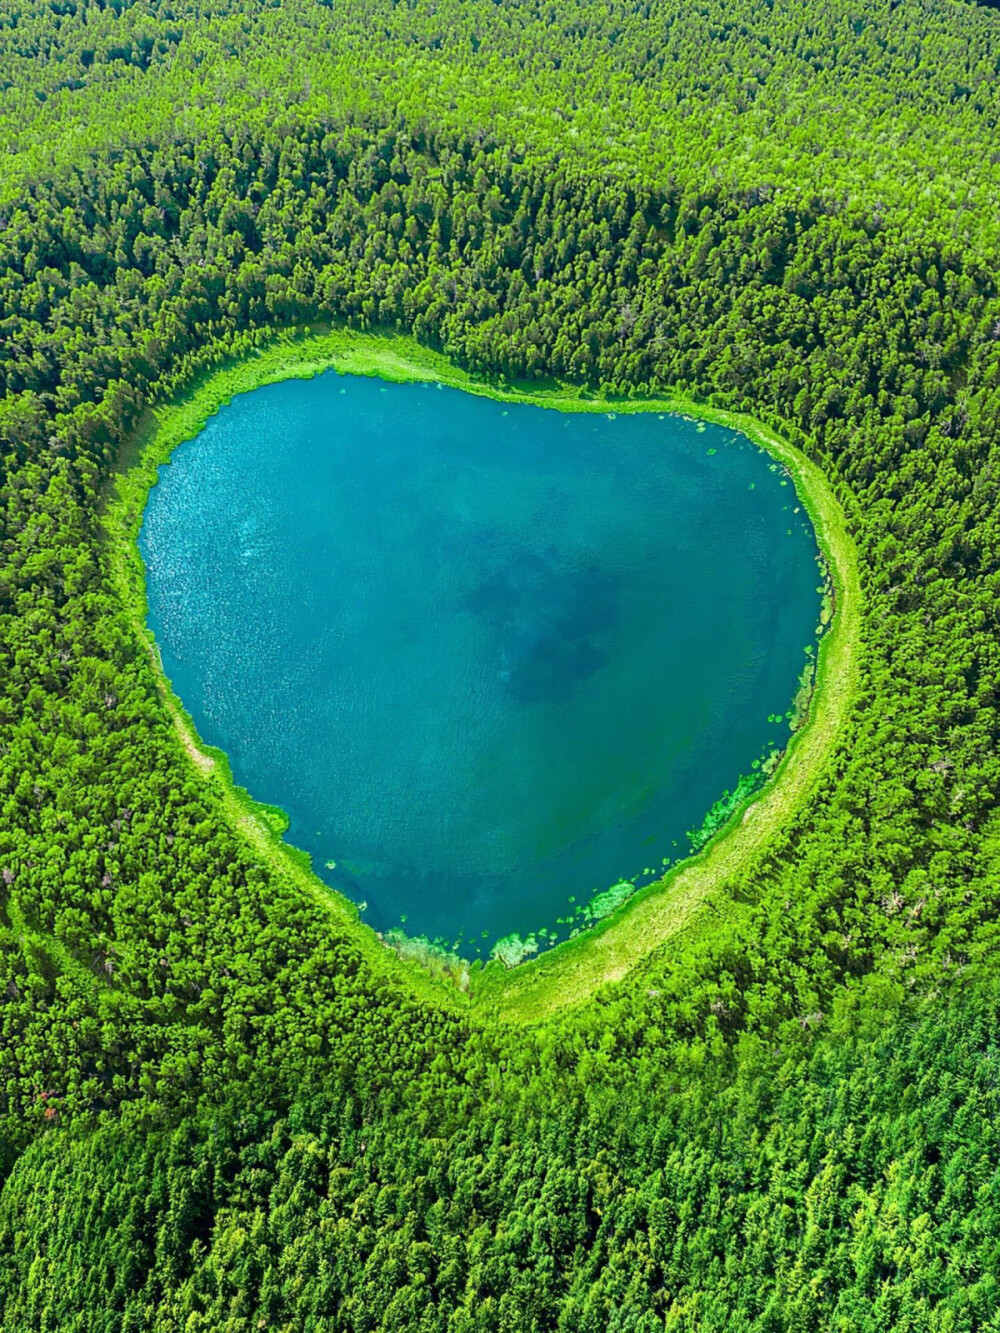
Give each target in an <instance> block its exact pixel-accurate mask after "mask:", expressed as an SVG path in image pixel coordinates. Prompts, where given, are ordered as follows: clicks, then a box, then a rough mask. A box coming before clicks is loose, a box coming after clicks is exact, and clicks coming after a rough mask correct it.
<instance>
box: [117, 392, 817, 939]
mask: <svg viewBox="0 0 1000 1333" xmlns="http://www.w3.org/2000/svg"><path fill="white" fill-rule="evenodd" d="M799 503H800V502H799V500H798V498H797V496H796V492H795V489H794V487H793V485H792V483H791V482H790V481H789V480H788V479H787V477H786V476H785V473H784V471H783V470H782V469H781V468H779V467H778V466H777V465H776V464H775V463H774V462H773V460H772V459H771V458H770V457H769V456H768V455H767V454H764V453H762V452H761V451H759V450H758V449H757V448H756V447H755V446H754V445H753V444H751V443H750V442H749V441H748V440H746V439H745V438H744V437H743V436H740V435H737V434H735V433H734V432H733V431H731V430H727V429H723V428H721V427H713V426H708V427H706V426H705V425H704V424H696V423H694V422H689V421H686V420H684V419H682V418H679V417H673V416H666V417H664V416H659V415H657V414H655V413H642V414H636V415H621V416H618V417H614V416H613V415H607V416H605V415H601V414H586V413H578V414H564V413H560V412H555V411H550V410H544V409H541V408H535V407H528V406H523V405H518V406H504V405H502V404H499V403H496V402H494V401H492V400H490V399H486V398H478V397H474V396H472V395H469V394H465V393H461V392H459V391H457V390H453V389H444V388H441V387H439V386H433V385H391V384H385V383H383V382H381V381H379V380H375V379H365V378H359V377H353V376H339V375H336V374H335V373H332V372H330V373H327V374H325V375H323V376H321V377H319V378H318V379H315V380H312V381H298V380H291V381H288V382H285V383H282V384H276V385H271V386H269V387H266V388H261V389H258V390H256V391H254V392H253V393H249V394H245V395H243V396H241V397H239V398H237V399H235V400H234V401H233V402H232V403H231V404H230V405H229V406H228V407H225V408H223V410H222V411H221V412H220V413H219V414H218V416H217V417H215V418H213V419H212V421H211V422H210V423H209V424H208V425H207V426H206V428H205V429H204V430H203V431H202V433H201V434H200V435H199V436H198V437H197V439H195V440H192V441H190V442H189V443H187V444H184V445H182V446H181V447H180V448H179V449H178V450H177V451H176V453H175V454H174V457H173V461H172V462H171V463H170V464H169V465H167V466H164V467H163V468H161V470H160V480H159V483H158V485H156V486H154V487H153V490H152V492H151V494H150V498H149V504H148V508H147V511H146V516H145V521H144V525H143V528H142V532H141V536H140V543H139V544H140V549H141V552H142V555H143V558H144V560H145V562H146V567H147V573H148V594H149V606H150V615H149V623H150V625H151V627H152V629H153V631H154V632H155V635H156V638H157V641H158V642H159V645H160V648H161V652H162V656H163V663H164V667H165V669H166V673H167V675H168V676H169V678H170V680H171V681H172V683H173V687H174V689H175V691H176V693H177V695H178V696H179V697H180V699H181V700H182V702H183V703H184V705H185V707H186V708H187V709H188V711H189V712H190V713H191V715H192V717H193V718H194V721H195V723H196V725H197V727H198V730H199V732H200V733H201V735H202V736H203V737H204V738H205V740H206V741H208V742H210V743H211V744H213V745H217V746H219V747H221V748H222V749H224V750H225V751H226V752H227V753H228V755H229V756H230V760H231V762H232V767H233V772H234V775H235V777H236V779H237V781H238V782H240V783H242V784H243V785H245V786H246V787H247V788H248V789H249V791H250V792H251V794H252V795H254V796H255V797H257V798H258V799H259V800H262V801H267V802H271V803H273V804H276V805H280V806H282V807H283V808H284V809H285V810H286V811H287V812H288V814H289V817H290V820H291V824H290V828H289V831H288V834H287V837H288V840H289V841H290V842H292V843H294V844H295V845H296V846H299V847H302V848H304V849H305V850H307V851H308V852H310V853H311V854H312V857H313V863H314V866H315V868H316V870H317V872H318V873H319V874H320V875H321V876H322V877H323V878H324V879H325V880H326V881H327V882H328V883H329V884H331V885H333V886H334V887H336V888H337V889H340V890H342V891H343V892H344V893H346V894H347V895H349V896H350V897H352V898H354V899H355V900H357V901H365V902H367V908H366V911H365V919H366V920H368V921H369V922H370V923H371V924H372V925H374V926H376V927H377V928H379V929H385V928H388V927H392V926H398V925H399V924H400V922H401V921H402V920H404V919H405V928H406V930H407V932H408V933H410V934H427V935H429V936H430V937H432V938H435V937H437V938H442V939H444V940H447V941H448V942H449V943H452V944H453V943H455V942H456V941H461V947H462V950H463V952H464V953H465V954H466V956H474V955H475V953H476V952H477V949H479V948H482V949H483V951H484V952H486V951H488V949H489V947H490V945H491V944H492V943H493V942H494V941H495V940H496V939H497V938H498V937H500V936H504V935H506V934H508V933H509V932H512V931H516V932H519V933H520V934H521V935H527V934H528V933H529V932H530V931H533V930H536V929H538V928H539V927H546V928H549V929H551V930H553V931H554V932H557V933H558V934H559V935H560V936H563V935H565V934H566V933H567V930H568V924H567V923H566V920H565V919H566V918H567V917H569V916H571V915H572V914H573V912H574V910H575V908H574V902H573V901H571V900H575V905H576V907H579V905H580V904H582V903H584V902H586V901H587V900H588V899H589V898H590V897H591V896H592V895H593V894H594V893H595V892H598V891H601V890H604V889H607V888H608V887H609V886H610V885H612V884H614V883H616V882H617V881H620V880H622V879H631V878H632V877H634V876H638V877H639V883H644V882H646V881H647V880H648V879H649V878H650V874H649V873H648V872H649V871H651V870H653V869H655V868H657V867H660V866H661V865H662V863H663V861H664V860H675V859H677V858H678V857H679V856H682V855H683V854H685V852H686V851H687V850H688V841H687V832H688V830H690V829H695V828H698V827H699V826H700V825H701V823H702V820H703V817H704V815H705V813H706V811H707V810H708V808H709V807H710V806H711V805H712V803H713V802H714V801H715V800H716V799H717V798H718V797H719V796H720V795H721V794H722V791H723V789H724V788H731V787H733V786H734V784H735V782H736V780H737V778H738V777H739V776H740V774H743V773H748V772H750V770H751V766H752V764H753V762H754V760H757V759H758V758H759V757H760V756H761V754H762V751H763V750H764V749H765V748H766V747H767V746H768V745H778V746H780V745H783V744H784V743H785V741H786V740H787V736H788V724H787V722H786V721H782V722H781V723H780V724H776V723H773V722H769V721H768V718H769V716H774V715H785V714H786V713H787V710H788V709H789V707H790V704H791V701H792V698H793V696H794V694H795V691H796V686H797V680H798V677H799V674H800V672H801V670H802V668H803V666H804V665H805V663H806V661H807V658H806V656H805V649H806V648H807V646H810V645H815V642H816V635H815V626H816V623H817V619H818V613H819V606H820V597H819V584H820V582H821V570H820V569H819V568H818V566H817V563H816V560H817V549H816V542H815V536H814V534H813V531H812V528H811V525H810V524H809V521H808V519H807V517H806V514H805V510H804V509H802V510H801V512H800V509H799ZM644 872H646V873H644ZM560 918H563V924H562V925H557V922H558V920H559V919H560Z"/></svg>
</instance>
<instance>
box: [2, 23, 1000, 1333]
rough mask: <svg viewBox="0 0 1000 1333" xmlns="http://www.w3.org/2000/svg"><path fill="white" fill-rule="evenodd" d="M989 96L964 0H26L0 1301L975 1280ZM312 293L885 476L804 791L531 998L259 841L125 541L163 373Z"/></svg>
mask: <svg viewBox="0 0 1000 1333" xmlns="http://www.w3.org/2000/svg"><path fill="white" fill-rule="evenodd" d="M998 121H1000V16H998V15H996V14H994V13H992V12H990V11H989V10H987V9H983V8H979V7H976V6H973V5H970V4H965V3H959V2H957V0H934V2H933V3H932V0H900V2H899V3H888V2H884V3H883V2H882V0H878V3H869V4H861V3H860V2H859V0H823V3H822V4H820V3H818V0H773V2H769V3H763V4H762V3H759V0H755V2H754V3H750V0H699V3H697V4H689V3H684V4H682V3H680V2H679V0H646V2H644V3H611V4H606V3H603V0H602V2H601V3H598V0H570V3H568V4H563V5H560V6H555V5H551V4H548V3H540V0H539V2H537V3H531V2H527V0H526V2H525V3H519V2H517V0H509V2H508V0H504V2H502V3H493V2H492V0H442V2H441V3H431V2H430V0H409V2H408V3H405V4H403V3H390V0H343V3H341V0H337V3H332V2H331V0H288V2H287V3H285V2H282V3H277V2H276V0H275V2H274V3H271V2H268V3H264V2H263V0H247V2H245V3H240V4H234V3H231V0H221V2H220V3H213V2H212V0H209V2H208V3H198V4H192V3H188V0H179V2H178V3H170V2H169V0H163V2H162V3H161V2H160V0H136V2H135V3H131V4H129V3H119V2H118V0H115V2H114V3H108V2H107V0H47V2H45V3H42V2H41V0H29V2H28V3H27V4H26V5H22V4H20V3H14V0H0V395H2V396H0V552H2V554H0V806H2V818H0V953H2V964H0V966H2V973H3V974H2V975H0V1006H2V1015H0V1022H2V1039H0V1138H2V1149H3V1151H2V1153H0V1173H2V1179H3V1186H2V1192H0V1327H2V1328H3V1329H4V1330H9V1331H10V1333H20V1330H35V1329H37V1330H53V1331H55V1330H60V1331H62V1330H91V1329H93V1330H102V1331H104V1330H108V1333H110V1331H111V1330H115V1331H116V1333H117V1331H119V1330H120V1331H121V1333H125V1330H129V1331H131V1333H135V1331H137V1330H145V1329H155V1330H162V1331H163V1333H166V1331H167V1330H170V1331H171V1333H172V1331H173V1330H181V1329H184V1330H187V1331H188V1333H197V1331H200V1330H205V1331H206V1333H208V1331H209V1330H213V1331H214V1330H222V1329H225V1330H227V1331H231V1333H237V1330H243V1329H246V1330H250V1329H263V1328H266V1329H275V1330H279V1329H280V1330H320V1329H323V1330H327V1329H329V1330H334V1329H337V1330H340V1329H343V1330H373V1331H374V1330H428V1331H430V1330H438V1329H440V1330H449V1331H450V1333H458V1331H459V1330H472V1329H475V1330H477V1333H479V1331H480V1330H498V1331H501V1330H502V1331H503V1333H513V1331H514V1330H547V1329H551V1330H560V1333H577V1331H580V1333H587V1331H589V1330H595V1331H596V1330H610V1331H611V1333H653V1331H654V1330H661V1329H667V1328H669V1329H671V1330H675V1329H684V1330H696V1329H697V1330H700V1329H715V1328H719V1329H722V1328H738V1329H742V1328H751V1327H752V1328H754V1329H768V1330H769V1329H774V1330H779V1329H780V1330H784V1329H792V1328H794V1329H834V1328H835V1329H838V1330H855V1329H858V1330H860V1329H885V1330H889V1329H893V1330H924V1329H928V1330H930V1329H934V1330H942V1331H943V1330H948V1331H949V1333H951V1331H952V1330H966V1329H968V1330H972V1329H978V1328H985V1327H988V1326H989V1327H995V1325H996V1320H997V1319H998V1318H1000V1289H998V1285H997V1278H996V1272H997V1263H998V1253H997V1240H996V1236H997V1216H998V1211H1000V1176H998V1174H997V1165H996V1163H997V1153H998V1144H997V1128H996V1126H997V1116H998V1104H997V1099H998V1096H1000V1093H998V1086H1000V1084H998V1071H1000V1050H998V1046H997V1039H996V1032H997V1023H998V1018H1000V992H998V990H997V985H996V981H995V958H996V947H997V939H998V932H1000V927H998V924H997V922H998V917H1000V816H998V802H997V796H998V794H1000V754H998V747H997V741H998V731H1000V698H998V687H1000V646H998V621H1000V602H998V590H1000V519H998V517H997V515H998V502H1000V294H998V281H1000V279H998V276H997V275H998V261H1000V218H998V216H997V209H996V200H997V199H998V198H1000V149H998V144H1000V135H998ZM317 324H324V325H326V324H329V325H342V324H346V325H348V326H351V327H354V328H358V329H382V328H385V329H399V330H405V331H408V332H411V333H412V334H413V335H414V336H415V337H416V338H417V339H419V340H420V341H421V342H422V343H424V344H426V345H427V346H428V347H433V348H436V349H438V350H440V351H443V352H445V353H446V354H447V355H448V356H449V357H451V358H452V359H453V360H454V361H455V362H457V363H458V364H460V365H463V366H465V367H467V368H468V369H470V370H471V371H473V372H475V373H476V374H479V375H482V376H485V377H490V378H493V379H496V380H505V381H507V382H510V381H513V380H518V381H541V380H544V379H545V378H547V377H557V378H559V379H562V380H564V381H567V382H571V383H576V384H582V385H586V386H588V387H589V388H591V389H592V390H594V391H600V392H603V393H604V394H606V395H608V396H612V397H613V396H618V397H630V398H634V397H643V396H650V395H656V394H665V393H668V392H670V391H672V390H674V389H681V390H683V391H685V392H687V393H689V394H691V395H694V396H696V397H698V398H700V399H701V400H703V401H704V402H706V403H711V404H714V405H716V406H718V407H724V408H729V409H735V410H739V411H744V412H748V413H750V414H752V415H753V416H755V417H756V418H758V419H759V420H761V421H762V422H765V423H767V424H768V425H770V426H772V427H774V428H775V429H778V430H780V431H781V432H782V433H783V434H784V435H785V436H786V437H787V438H788V439H790V440H792V441H794V442H795V443H796V444H797V445H798V446H799V447H800V448H802V449H803V450H804V451H805V452H806V453H807V454H808V455H809V456H810V457H811V458H812V459H814V460H815V461H816V462H818V463H819V464H820V465H821V466H822V467H823V469H824V470H825V472H826V474H827V476H828V477H829V478H830V480H831V482H832V484H833V485H834V486H835V488H836V490H837V492H838V494H839V496H840V498H841V501H842V503H843V504H844V507H845V509H846V510H847V512H848V514H849V516H850V520H851V525H852V529H853V535H854V539H855V541H856V543H857V547H858V551H859V555H860V560H861V572H862V584H863V596H864V608H863V609H864V620H863V636H862V637H863V644H862V649H861V657H860V661H859V664H858V669H859V685H858V689H857V697H856V699H855V701H854V708H853V712H852V716H851V721H850V725H849V727H848V728H847V730H846V732H845V733H844V735H843V736H842V738H841V742H840V745H839V748H838V751H837V754H836V756H835V757H834V759H833V760H832V761H831V762H830V763H829V765H828V767H827V769H826V771H825V772H824V774H823V777H822V781H821V783H820V784H819V787H818V789H817V794H816V797H815V799H814V800H813V801H812V802H811V803H810V805H809V807H808V809H806V810H804V811H803V812H802V813H801V814H800V815H799V816H798V817H797V818H796V819H795V821H794V822H793V823H792V824H791V825H790V826H789V827H787V828H785V829H784V830H783V831H782V833H781V835H780V836H779V837H778V838H776V839H775V840H773V841H772V842H771V843H770V845H769V846H768V848H767V850H766V852H765V853H764V854H762V855H761V856H760V857H758V858H757V859H756V860H755V861H754V862H753V863H752V864H749V865H747V866H746V867H745V868H744V870H743V871H742V872H741V873H740V874H739V875H736V876H734V877H733V878H732V879H731V880H730V881H728V882H727V883H726V884H725V885H724V886H723V888H722V890H721V898H722V899H724V902H722V901H720V905H719V906H718V908H717V909H716V911H715V912H714V913H709V914H708V916H710V917H711V918H712V919H711V920H710V921H707V922H701V923H700V924H699V927H698V929H696V930H692V931H690V932H688V933H686V934H682V935H680V936H678V937H677V938H676V939H674V940H673V941H671V942H670V943H669V944H668V945H666V946H664V947H663V948H661V949H659V950H657V951H656V952H655V953H654V954H653V955H651V957H650V958H648V959H647V960H646V961H644V962H643V963H642V965H641V966H638V967H636V968H635V969H634V971H633V972H632V973H631V974H630V975H629V977H628V978H627V979H626V980H625V981H623V982H621V983H619V984H618V985H616V986H614V987H608V988H606V989H605V990H604V991H602V992H601V993H599V994H598V995H597V996H596V998H595V999H594V1000H593V1001H592V1002H591V1003H590V1004H588V1005H586V1006H584V1007H583V1008H580V1009H576V1010H572V1011H570V1012H567V1013H566V1014H564V1015H563V1016H561V1017H558V1018H555V1019H549V1020H547V1021H546V1022H545V1023H539V1024H536V1025H534V1026H528V1027H524V1026H522V1025H519V1026H516V1027H514V1026H512V1025H511V1024H510V1023H508V1022H507V1021H505V1019H504V1015H503V1013H502V1011H499V1012H485V1011H482V1010H478V1009H477V1008H476V1007H475V1006H470V1005H469V1004H468V1002H467V1001H466V1000H465V998H464V997H463V996H462V995H461V994H459V993H458V992H456V991H455V990H454V989H451V988H449V987H448V985H447V984H446V983H440V984H439V983H433V982H431V981H427V980H417V979H415V978H414V975H411V973H412V968H409V967H407V966H406V965H404V964H402V963H401V962H400V961H399V960H398V959H397V958H396V957H395V955H392V954H390V953H389V951H388V950H385V949H382V948H381V947H380V946H378V945H377V943H376V942H375V941H374V939H373V938H369V936H368V935H367V934H366V933H365V932H364V931H363V930H362V929H361V928H355V927H353V926H352V925H351V923H350V922H349V921H347V920H346V919H341V917H340V916H337V915H336V914H335V913H332V912H330V911H327V910H326V909H325V907H324V905H323V903H322V901H321V900H320V899H319V897H318V896H309V895H305V894H303V893H302V891H301V886H300V884H299V882H298V880H297V879H296V878H295V877H294V876H292V875H291V874H289V875H283V874H282V873H280V871H279V870H276V869H275V867H274V866H273V865H271V864H266V863H264V862H262V861H261V859H260V858H259V857H258V856H256V855H255V854H254V851H253V848H252V847H251V846H250V845H249V844H248V843H247V841H246V840H245V839H244V838H243V837H242V836H241V834H240V832H239V830H238V829H236V828H234V827H233V826H232V824H231V822H229V821H227V819H226V818H225V815H224V811H223V810H222V809H221V807H220V805H219V802H218V800H217V799H216V797H215V796H214V794H213V792H212V790H211V789H210V788H209V787H208V786H207V785H206V784H205V783H204V782H203V781H201V780H200V778H199V774H198V773H197V771H196V770H195V769H194V767H193V766H192V765H191V764H190V762H189V760H188V757H187V756H186V755H185V752H184V749H183V748H182V746H181V744H180V742H179V740H178V737H177V734H176V731H175V729H174V727H173V725H172V722H171V719H170V717H169V716H168V714H167V712H166V710H165V709H164V706H163V702H162V699H161V696H160V694H159V692H158V689H157V681H156V677H155V675H154V670H153V666H152V664H151V662H150V659H149V655H148V653H147V651H146V648H145V646H144V644H143V643H141V642H140V641H139V640H138V638H137V636H136V635H135V633H134V632H133V628H132V625H131V623H130V621H129V619H128V617H127V615H126V612H125V609H124V608H123V606H122V604H121V600H120V598H119V597H118V595H117V593H116V590H115V585H114V581H113V579H112V577H111V574H110V572H109V557H108V550H107V544H106V541H105V539H104V536H103V527H102V521H101V514H102V507H103V504H104V502H105V497H106V494H107V488H108V479H109V476H110V474H111V471H112V469H113V468H114V467H115V466H116V465H117V463H118V461H119V460H120V458H121V457H122V456H123V454H127V451H128V447H129V444H130V442H131V441H132V440H133V439H134V437H135V434H136V432H137V430H138V429H139V428H140V427H141V425H142V423H143V421H144V420H145V419H146V416H147V414H148V412H149V410H150V408H151V407H152V406H154V405H156V404H158V403H164V402H167V401H168V400H170V398H171V397H172V396H173V395H175V394H177V393H178V392H179V391H181V390H183V389H185V388H186V387H187V386H189V385H190V384H191V383H192V381H193V380H194V379H195V377H197V376H198V375H199V374H200V373H202V372H204V371H205V370H207V369H209V368H211V367H213V366H217V365H219V364H221V363H222V362H224V361H225V360H226V359H227V358H230V357H233V356H237V355H252V354H253V353H254V351H255V349H260V348H263V347H264V346H267V345H270V344H271V343H272V342H273V340H274V339H275V337H277V336H279V335H281V334H283V333H285V332H287V331H289V330H295V329H301V328H303V327H305V326H313V325H317ZM727 905H728V906H731V907H732V908H733V909H734V910H731V911H729V910H723V909H724V908H725V907H726V906H727ZM737 909H738V910H737ZM713 922H714V924H713Z"/></svg>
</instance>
